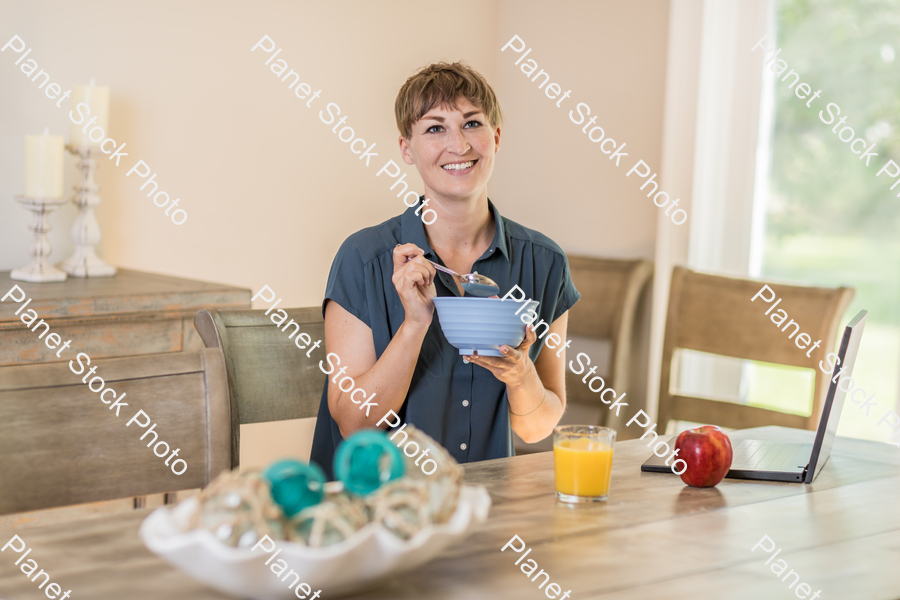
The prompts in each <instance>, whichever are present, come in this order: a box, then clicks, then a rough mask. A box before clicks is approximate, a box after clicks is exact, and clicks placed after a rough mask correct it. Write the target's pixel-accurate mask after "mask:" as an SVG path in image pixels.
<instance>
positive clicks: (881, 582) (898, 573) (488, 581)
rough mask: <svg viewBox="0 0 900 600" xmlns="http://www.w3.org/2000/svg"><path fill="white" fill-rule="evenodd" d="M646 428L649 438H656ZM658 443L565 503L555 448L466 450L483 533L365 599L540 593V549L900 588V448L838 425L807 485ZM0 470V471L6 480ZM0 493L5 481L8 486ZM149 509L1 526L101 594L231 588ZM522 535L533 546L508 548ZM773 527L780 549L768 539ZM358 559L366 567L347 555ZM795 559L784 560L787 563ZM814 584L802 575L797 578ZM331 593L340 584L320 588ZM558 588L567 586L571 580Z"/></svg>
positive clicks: (671, 582) (623, 586)
mask: <svg viewBox="0 0 900 600" xmlns="http://www.w3.org/2000/svg"><path fill="white" fill-rule="evenodd" d="M813 435H814V432H811V431H800V430H794V429H785V428H780V427H764V428H757V429H749V430H742V431H736V432H732V433H731V438H732V439H733V440H735V439H740V438H743V437H751V438H756V439H781V440H785V441H795V442H801V443H811V442H812V439H813ZM645 441H646V440H645ZM650 452H651V450H650V449H649V448H648V447H647V446H646V445H644V442H642V441H641V440H630V441H625V442H619V443H617V444H616V445H615V451H614V460H613V468H612V481H611V487H610V493H609V499H608V501H607V502H605V503H601V504H594V505H582V506H575V507H573V506H568V505H565V504H561V503H558V502H557V500H556V497H555V493H554V485H553V455H552V453H549V452H546V453H540V454H531V455H525V456H517V457H513V458H504V459H497V460H490V461H484V462H479V463H473V464H468V465H465V479H466V482H467V483H468V484H473V485H483V486H485V487H486V488H487V490H488V491H489V492H490V495H491V498H492V500H493V505H492V507H491V511H490V515H489V517H488V520H487V521H486V522H485V523H484V524H483V525H482V526H481V527H480V528H479V529H478V530H477V531H476V532H475V533H473V534H472V535H471V536H470V537H468V538H467V539H465V540H462V541H460V542H458V543H457V544H455V545H454V546H452V547H450V548H448V549H447V550H446V551H445V552H444V553H443V554H441V555H440V556H439V557H438V558H436V559H435V560H433V561H431V562H430V563H428V564H426V565H424V566H422V567H419V568H417V569H415V570H413V571H409V572H406V573H400V574H395V575H393V576H391V577H389V578H388V579H387V580H386V581H384V582H383V583H382V584H381V585H380V586H378V587H375V588H373V589H369V590H368V591H365V592H363V593H361V594H358V595H355V596H352V597H353V598H357V599H359V600H388V599H390V600H403V599H409V600H413V599H415V600H438V599H441V600H444V599H446V600H499V599H506V598H508V599H511V600H512V599H515V600H529V599H534V600H539V599H541V598H547V597H549V596H550V595H552V593H553V592H555V591H556V590H555V588H554V589H552V590H551V594H547V593H546V591H547V587H546V586H544V587H543V589H539V583H541V582H543V581H545V580H546V579H545V577H543V576H541V577H540V579H539V580H538V581H537V582H532V581H531V579H529V577H528V576H527V575H526V574H525V572H523V571H522V570H521V567H522V566H524V565H526V564H528V563H527V561H528V560H529V559H533V560H534V561H535V562H536V563H537V565H538V566H539V568H540V569H542V570H544V571H545V572H547V573H548V574H549V581H550V582H553V583H557V584H558V585H559V586H560V589H561V591H562V592H563V593H564V592H566V591H570V593H569V595H568V596H567V598H571V599H573V600H579V599H588V598H604V599H606V598H616V599H622V600H626V599H627V600H632V599H633V600H637V599H665V598H679V599H681V598H684V599H688V598H710V599H711V598H726V599H729V600H742V599H746V600H762V599H765V600H768V599H776V600H777V599H780V598H784V599H785V600H788V599H790V598H795V597H799V596H798V595H797V594H796V592H797V590H798V587H799V585H800V584H807V585H808V586H809V588H810V590H811V591H810V593H809V595H808V596H807V597H812V594H814V593H815V592H816V591H819V592H820V594H819V595H818V596H816V597H817V598H821V599H822V600H831V599H842V600H843V599H853V600H858V599H885V600H894V599H897V598H900V502H898V495H900V449H898V448H897V447H895V446H892V445H888V444H884V443H878V442H871V441H864V440H856V439H849V438H836V439H835V442H834V447H833V449H832V453H831V457H830V459H829V460H828V462H827V463H826V464H825V466H824V467H823V468H822V470H821V472H820V473H819V476H818V478H817V479H816V480H815V481H814V482H813V483H812V484H810V485H805V484H799V483H778V482H764V481H746V480H734V479H725V480H724V481H722V482H721V483H720V484H719V485H718V486H716V487H713V488H703V489H701V488H692V487H688V486H686V485H685V484H683V483H682V481H681V479H680V478H679V477H677V476H675V475H671V474H659V473H643V472H641V470H640V465H641V463H642V462H643V461H644V460H645V459H646V458H648V457H649V455H650ZM0 485H2V484H0ZM0 493H3V492H2V487H0ZM148 514H149V510H147V509H141V510H135V511H133V512H126V513H120V514H116V515H112V516H103V517H92V518H86V519H82V520H76V521H70V522H65V523H57V524H51V525H37V526H20V527H17V528H14V529H13V528H6V529H4V530H0V545H2V544H5V543H6V540H8V539H10V538H11V537H12V535H13V534H18V535H19V536H20V537H21V538H23V539H24V540H26V541H27V544H28V546H29V547H31V548H33V553H32V557H33V558H34V559H35V560H36V561H37V562H38V563H39V565H40V567H41V568H45V569H46V570H47V571H48V572H49V573H51V574H52V581H58V582H60V583H61V584H64V585H65V586H66V587H64V588H63V589H64V590H65V589H72V590H73V591H72V595H71V598H72V599H73V600H78V599H80V598H83V599H89V600H123V599H128V600H132V599H134V600H138V599H144V598H146V599H148V600H149V599H151V598H152V599H154V600H200V599H219V598H223V599H224V598H228V597H229V596H225V595H222V594H221V593H219V592H216V591H214V590H212V589H209V588H207V587H205V586H203V585H202V584H200V583H198V582H196V581H194V580H193V579H191V578H190V577H188V576H187V575H185V574H183V573H182V572H180V571H179V570H178V569H177V568H175V567H174V566H172V565H170V564H168V563H167V562H165V561H164V560H163V559H161V558H159V557H158V556H156V555H154V554H153V553H151V552H150V551H149V550H147V548H145V547H144V545H143V543H142V542H141V540H140V538H139V537H138V527H139V525H140V523H141V521H142V520H143V519H144V518H145V517H146V516H147V515H148ZM514 536H518V537H519V539H521V540H523V541H524V543H525V544H526V546H527V548H530V549H531V552H530V553H528V558H527V559H526V560H523V561H520V564H519V565H518V566H517V565H516V564H515V563H516V561H517V560H518V559H519V558H520V557H522V556H523V554H524V552H522V553H517V552H515V551H514V548H518V547H519V546H520V544H518V542H514V544H513V547H509V548H507V549H506V550H505V551H502V552H501V548H503V546H504V545H506V544H507V543H508V542H509V541H510V540H513V539H514ZM764 536H768V538H769V539H770V540H772V542H773V543H774V545H775V546H776V547H777V548H778V549H780V552H778V555H777V558H776V559H775V560H772V561H770V564H769V565H767V564H766V561H767V560H768V559H770V558H771V557H772V556H773V554H775V552H774V551H773V552H765V551H764V550H767V549H768V547H769V546H770V544H769V543H768V542H764V543H763V545H762V546H761V547H757V549H756V550H753V548H754V546H757V545H758V542H760V541H761V540H763V539H764ZM17 558H18V556H17V555H14V554H12V553H11V552H9V551H7V552H4V553H2V554H0V598H6V599H8V600H30V599H35V600H36V599H38V598H46V596H45V595H44V593H43V592H42V591H41V590H38V589H37V585H36V584H34V583H32V582H31V581H30V580H29V579H28V578H27V577H26V576H25V575H24V574H23V573H22V572H20V571H19V568H18V567H16V566H14V564H13V563H14V561H15V560H16V559H17ZM778 560H783V561H785V562H786V564H787V566H788V568H789V569H790V570H793V571H795V572H796V573H797V574H798V575H799V582H800V584H795V585H794V586H791V588H792V589H791V588H789V584H790V583H792V582H794V581H795V579H796V578H795V577H794V576H791V577H790V579H789V580H788V581H787V582H783V581H781V579H780V578H779V577H778V576H777V575H776V574H775V573H774V572H773V571H772V570H771V567H772V566H773V565H775V564H778V563H777V561H778ZM347 568H353V565H348V566H347ZM784 574H785V575H786V574H787V571H785V572H784ZM800 590H801V592H805V588H800ZM320 597H321V598H322V599H324V600H328V598H332V597H336V596H333V595H329V594H328V590H327V589H323V591H322V595H321V596H320ZM559 597H560V598H561V597H562V595H561V594H560V595H559Z"/></svg>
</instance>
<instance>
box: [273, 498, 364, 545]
mask: <svg viewBox="0 0 900 600" xmlns="http://www.w3.org/2000/svg"><path fill="white" fill-rule="evenodd" d="M368 522H369V511H368V509H367V508H366V504H365V502H363V501H362V500H361V499H359V498H356V497H352V496H348V495H347V494H345V493H343V492H340V493H337V494H329V495H327V496H326V498H325V500H324V501H323V502H322V503H321V504H317V505H315V506H310V507H309V508H306V509H304V510H302V511H300V512H299V513H298V514H297V515H295V516H294V517H293V518H292V519H290V521H288V527H287V535H288V539H289V540H291V541H292V542H299V543H301V544H305V545H307V546H309V547H311V548H321V547H323V546H331V545H332V544H337V543H338V542H342V541H344V540H346V539H347V538H349V537H350V536H352V535H353V534H354V533H356V532H357V531H359V530H360V529H362V528H363V527H364V526H365V525H366V524H367V523H368Z"/></svg>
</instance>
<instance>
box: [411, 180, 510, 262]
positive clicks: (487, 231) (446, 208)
mask: <svg viewBox="0 0 900 600" xmlns="http://www.w3.org/2000/svg"><path fill="white" fill-rule="evenodd" d="M426 193H427V192H426ZM429 207H433V208H434V210H435V212H436V213H437V219H435V222H434V223H432V224H431V225H425V235H426V236H427V237H428V243H429V244H431V247H432V248H433V249H434V250H435V252H437V253H438V254H439V255H440V256H441V258H442V259H444V260H445V261H447V260H454V261H455V260H456V259H457V258H463V257H470V256H473V255H474V256H475V257H476V258H477V256H480V255H481V254H482V253H483V252H484V251H485V250H486V249H487V248H488V246H490V245H491V242H492V241H493V240H494V231H495V223H494V215H493V214H492V213H491V211H490V209H489V208H488V200H487V190H484V191H482V193H481V194H479V195H478V196H473V197H471V198H468V199H459V200H456V199H454V200H446V199H442V198H433V199H432V202H430V203H429ZM471 260H472V261H473V262H474V260H475V259H474V258H473V259H471Z"/></svg>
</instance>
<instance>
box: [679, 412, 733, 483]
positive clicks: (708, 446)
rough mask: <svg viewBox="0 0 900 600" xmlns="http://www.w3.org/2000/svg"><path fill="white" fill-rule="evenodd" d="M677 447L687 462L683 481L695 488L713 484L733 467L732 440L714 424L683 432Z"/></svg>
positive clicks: (682, 477) (680, 456) (681, 456)
mask: <svg viewBox="0 0 900 600" xmlns="http://www.w3.org/2000/svg"><path fill="white" fill-rule="evenodd" d="M675 450H677V451H678V452H677V455H678V458H680V459H681V460H683V461H684V462H685V463H687V469H686V470H685V471H684V473H682V474H681V480H682V481H683V482H685V483H686V484H688V485H690V486H693V487H713V486H714V485H716V484H717V483H719V482H720V481H722V479H723V478H724V477H725V474H726V473H728V469H730V468H731V458H732V452H731V440H729V439H728V436H727V435H725V432H724V431H722V430H721V429H719V428H718V427H716V426H715V425H704V426H703V427H698V428H697V429H688V430H687V431H682V432H681V434H680V435H679V436H678V439H676V440H675Z"/></svg>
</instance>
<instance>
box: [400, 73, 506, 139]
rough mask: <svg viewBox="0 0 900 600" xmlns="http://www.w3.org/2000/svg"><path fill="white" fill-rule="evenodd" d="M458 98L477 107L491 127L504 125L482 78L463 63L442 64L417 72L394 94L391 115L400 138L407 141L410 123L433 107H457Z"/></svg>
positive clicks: (411, 124)
mask: <svg viewBox="0 0 900 600" xmlns="http://www.w3.org/2000/svg"><path fill="white" fill-rule="evenodd" d="M460 97H462V98H465V99H466V100H468V101H469V102H471V103H472V104H473V105H475V106H477V107H478V108H479V109H480V110H481V111H482V112H483V113H484V115H485V116H486V117H487V119H488V120H489V121H490V124H491V127H496V126H498V125H502V124H503V115H502V114H501V112H500V103H499V102H497V97H496V96H495V95H494V90H492V89H491V86H490V85H488V82H487V81H486V80H485V78H484V77H482V76H481V74H480V73H479V72H478V71H476V70H475V69H473V68H472V67H470V66H468V65H466V64H464V63H462V62H455V63H447V62H443V61H442V62H436V63H433V64H430V65H428V66H427V67H422V68H421V69H419V70H418V71H416V73H415V74H414V75H412V76H411V77H410V78H409V79H407V80H406V83H404V84H403V86H402V87H401V88H400V91H399V92H397V99H396V100H395V101H394V116H395V117H396V118H397V129H399V130H400V135H402V136H403V137H405V138H406V139H409V138H410V136H411V135H412V126H413V124H414V123H416V122H417V121H418V120H419V119H421V118H422V117H423V116H425V113H427V112H428V111H429V110H431V109H432V108H433V107H435V106H442V107H443V106H451V107H453V108H457V106H456V101H457V100H458V99H459V98H460Z"/></svg>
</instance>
